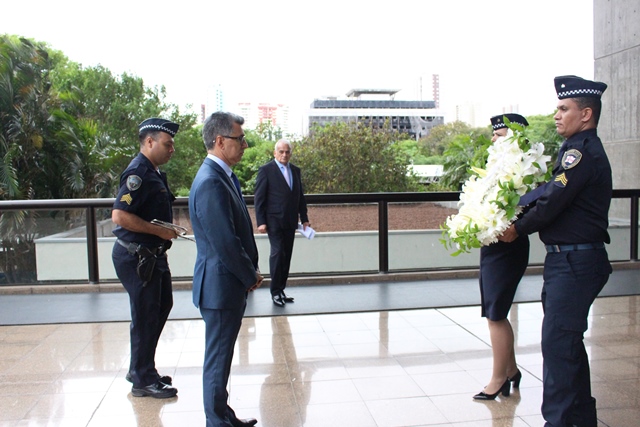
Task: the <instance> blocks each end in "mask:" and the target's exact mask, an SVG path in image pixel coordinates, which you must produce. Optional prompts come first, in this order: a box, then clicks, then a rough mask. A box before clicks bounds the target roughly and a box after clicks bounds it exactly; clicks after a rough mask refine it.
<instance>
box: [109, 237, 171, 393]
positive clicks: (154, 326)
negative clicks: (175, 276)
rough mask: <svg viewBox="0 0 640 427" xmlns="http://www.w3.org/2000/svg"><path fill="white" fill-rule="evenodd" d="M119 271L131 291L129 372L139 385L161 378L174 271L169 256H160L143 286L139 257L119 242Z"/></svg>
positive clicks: (115, 249) (116, 253) (115, 251)
mask: <svg viewBox="0 0 640 427" xmlns="http://www.w3.org/2000/svg"><path fill="white" fill-rule="evenodd" d="M112 257H113V264H114V266H115V269H116V274H117V275H118V278H119V279H120V281H121V282H122V284H123V286H124V288H125V289H126V290H127V293H128V294H129V305H130V308H131V327H130V336H131V362H130V365H129V372H130V373H131V379H132V381H133V386H134V387H136V388H142V387H146V386H148V385H151V384H154V383H155V382H157V381H158V380H159V379H160V375H159V374H158V371H157V370H156V364H155V356H156V347H157V346H158V340H159V339H160V334H161V333H162V329H163V328H164V325H165V323H166V322H167V318H168V317H169V313H170V312H171V308H172V307H173V295H172V293H171V272H170V271H169V264H168V262H167V258H166V257H161V258H158V260H157V262H156V268H155V270H154V272H153V277H152V278H151V281H149V283H147V285H146V286H144V287H143V286H142V283H143V282H142V280H141V279H140V278H139V277H138V275H137V274H136V266H137V265H138V257H137V256H133V255H131V254H129V252H127V250H126V249H125V248H123V247H122V246H120V245H119V244H117V243H116V244H115V245H114V247H113V253H112Z"/></svg>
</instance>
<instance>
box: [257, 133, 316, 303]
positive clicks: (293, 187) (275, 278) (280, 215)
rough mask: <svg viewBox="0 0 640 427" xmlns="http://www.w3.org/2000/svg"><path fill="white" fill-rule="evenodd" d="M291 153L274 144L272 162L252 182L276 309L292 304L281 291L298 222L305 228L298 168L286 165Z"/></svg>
mask: <svg viewBox="0 0 640 427" xmlns="http://www.w3.org/2000/svg"><path fill="white" fill-rule="evenodd" d="M292 152H293V147H292V146H291V143H290V142H289V141H287V140H286V139H281V140H280V141H278V142H277V143H276V146H275V148H274V150H273V157H274V160H273V161H272V162H269V163H267V164H266V165H263V166H261V167H260V169H258V176H257V178H256V191H255V208H256V222H257V223H258V231H259V232H261V233H265V232H266V233H267V234H268V235H269V244H270V245H271V253H270V255H269V274H270V276H271V286H270V288H271V299H272V300H273V303H274V304H275V305H276V306H278V307H284V305H285V303H286V302H293V297H291V296H289V295H286V294H285V293H284V289H285V287H286V286H287V279H288V278H289V266H290V265H291V255H292V253H293V241H294V238H295V234H296V229H297V228H298V219H299V220H300V222H301V223H302V225H303V227H304V228H305V229H306V228H307V227H308V226H309V218H308V217H307V202H306V201H305V198H304V190H303V188H302V179H301V178H300V168H299V167H297V166H295V165H293V164H291V163H290V162H289V160H290V159H291V154H292Z"/></svg>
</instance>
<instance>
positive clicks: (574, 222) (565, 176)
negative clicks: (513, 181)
mask: <svg viewBox="0 0 640 427" xmlns="http://www.w3.org/2000/svg"><path fill="white" fill-rule="evenodd" d="M563 149H564V151H561V152H560V153H559V154H558V156H562V158H560V159H559V161H557V162H556V164H555V166H554V168H553V177H552V178H551V182H550V184H549V185H547V188H546V190H545V192H544V194H542V196H541V197H540V198H539V199H538V200H537V202H536V205H535V206H534V207H533V208H531V210H530V211H529V212H527V214H526V215H524V217H523V218H522V219H520V220H518V221H516V222H515V228H516V231H517V232H518V234H519V235H520V234H523V233H524V234H531V233H535V232H536V231H537V232H539V235H540V240H542V242H544V243H545V244H547V245H562V244H578V243H598V242H605V243H610V241H611V239H610V238H609V233H608V232H607V227H608V226H609V217H608V215H609V205H610V204H611V194H612V191H613V190H612V179H611V165H610V164H609V159H608V158H607V154H606V153H605V151H604V147H603V146H602V141H600V138H599V137H598V133H597V131H596V129H589V130H585V131H582V132H579V133H577V134H575V135H573V136H572V137H571V138H569V139H567V140H566V141H565V144H563Z"/></svg>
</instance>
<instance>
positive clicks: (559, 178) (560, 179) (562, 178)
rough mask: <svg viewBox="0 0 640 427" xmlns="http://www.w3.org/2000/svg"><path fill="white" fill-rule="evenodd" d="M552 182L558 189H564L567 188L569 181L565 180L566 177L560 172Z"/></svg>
mask: <svg viewBox="0 0 640 427" xmlns="http://www.w3.org/2000/svg"><path fill="white" fill-rule="evenodd" d="M553 182H554V184H556V185H557V186H558V187H563V188H564V187H566V186H567V182H569V180H568V179H567V176H566V175H565V174H564V172H562V173H561V174H560V175H558V176H556V177H555V179H554V180H553Z"/></svg>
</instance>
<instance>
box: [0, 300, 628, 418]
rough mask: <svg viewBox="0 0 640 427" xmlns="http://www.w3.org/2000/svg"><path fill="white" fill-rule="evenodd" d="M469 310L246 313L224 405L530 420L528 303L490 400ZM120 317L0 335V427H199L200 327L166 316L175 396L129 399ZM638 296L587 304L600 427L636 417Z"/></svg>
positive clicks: (165, 359)
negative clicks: (513, 351)
mask: <svg viewBox="0 0 640 427" xmlns="http://www.w3.org/2000/svg"><path fill="white" fill-rule="evenodd" d="M479 311H480V310H479V308H478V307H466V308H446V309H437V310H436V309H425V310H407V311H392V312H372V313H354V314H336V315H308V316H292V317H284V316H283V317H273V318H269V317H265V318H247V319H245V320H244V324H243V327H242V331H241V335H240V337H239V339H238V343H237V347H236V353H235V360H234V366H233V371H232V378H231V385H230V404H231V406H232V407H233V408H234V409H235V410H236V413H237V414H238V416H240V417H244V418H246V417H255V418H258V420H259V423H258V426H265V427H289V426H319V427H333V426H349V427H355V426H457V427H470V426H487V427H489V426H491V427H497V426H513V427H516V426H518V427H523V426H542V425H543V424H544V422H543V420H542V417H541V416H540V403H541V394H542V383H541V381H540V378H541V371H542V357H541V354H540V345H539V343H540V324H541V319H542V309H541V307H540V304H539V303H522V304H516V305H514V307H513V309H512V312H511V315H510V320H511V322H512V324H513V325H514V330H515V332H516V340H517V357H518V363H519V365H520V369H521V371H522V373H523V379H522V383H521V386H520V390H519V391H518V390H515V391H514V392H512V394H511V396H510V397H508V398H499V399H498V400H496V401H493V402H484V403H483V402H475V401H473V400H472V399H471V396H472V395H473V394H475V393H476V392H478V391H480V390H481V389H482V387H483V385H484V384H485V382H486V381H487V380H488V379H489V376H490V367H491V350H490V348H489V345H488V344H487V343H488V329H487V326H486V321H485V320H484V319H482V318H480V317H479ZM128 326H129V325H128V323H92V324H71V325H56V324H52V325H35V326H2V327H0V349H1V352H0V426H1V427H7V426H12V427H13V426H43V425H47V426H90V427H95V426H114V425H115V426H120V427H126V426H150V427H155V426H164V427H169V426H179V427H185V426H187V427H190V426H204V415H203V410H202V385H201V372H202V371H201V366H202V359H203V345H204V337H203V335H204V325H203V323H202V321H200V320H185V321H170V322H169V323H168V324H167V326H166V328H165V330H164V333H163V335H162V338H161V343H160V346H159V348H158V354H157V357H156V362H157V364H158V366H159V370H160V372H161V374H163V375H172V376H173V378H174V380H173V382H174V385H175V386H176V387H177V388H178V389H179V393H178V397H177V398H174V399H169V400H155V399H152V398H148V397H146V398H136V397H133V396H131V394H130V388H131V386H130V384H129V383H127V382H126V381H125V379H124V375H125V373H126V368H127V366H128V360H129V337H128V334H129V331H128ZM638 338H640V296H624V297H611V298H600V299H598V300H597V301H596V302H595V304H594V306H593V309H592V310H591V316H590V329H589V331H588V332H587V333H586V335H585V341H586V343H587V346H588V352H589V356H590V358H591V367H592V381H593V394H594V396H595V397H596V398H597V401H598V416H599V419H600V425H601V426H611V427H614V426H615V427H617V426H633V425H638V419H640V405H639V403H640V357H639V356H640V340H639V339H638Z"/></svg>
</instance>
